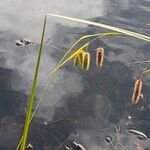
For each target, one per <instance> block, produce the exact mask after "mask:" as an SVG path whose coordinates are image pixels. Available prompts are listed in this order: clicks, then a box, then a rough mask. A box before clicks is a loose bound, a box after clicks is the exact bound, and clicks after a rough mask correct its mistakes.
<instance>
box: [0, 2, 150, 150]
mask: <svg viewBox="0 0 150 150" xmlns="http://www.w3.org/2000/svg"><path fill="white" fill-rule="evenodd" d="M45 2H46V3H47V1H46V0H45ZM13 3H14V4H15V2H13ZM46 3H43V2H42V3H41V2H39V1H36V2H34V1H33V2H32V3H28V1H26V4H24V3H23V1H19V3H17V0H16V4H18V5H15V6H11V7H10V4H11V3H10V1H5V2H3V4H2V6H4V7H3V9H1V15H0V17H1V18H2V19H1V20H2V21H3V23H4V24H5V25H6V26H5V27H4V28H3V29H2V30H1V32H0V39H1V40H0V54H1V55H0V67H1V69H0V83H1V84H0V89H1V92H0V97H1V99H2V100H1V107H0V108H1V109H0V117H1V124H0V137H1V140H0V145H1V147H0V148H1V149H14V148H15V146H16V144H17V141H18V139H19V137H20V135H21V129H20V127H21V126H22V124H23V121H24V114H25V111H26V100H27V99H28V95H29V92H30V87H31V82H32V78H33V70H34V67H35V62H36V56H37V49H38V46H39V45H38V42H37V40H39V37H40V36H39V32H37V31H39V30H38V29H40V28H41V24H42V19H43V16H44V14H45V12H47V11H48V10H50V8H52V9H51V11H52V10H53V9H54V6H55V8H58V9H57V10H59V11H58V13H62V12H63V14H68V12H69V14H70V16H76V17H79V18H93V20H96V21H100V22H104V23H107V24H112V25H117V26H120V27H124V28H126V29H130V30H134V31H138V32H140V33H144V34H149V26H148V25H147V24H148V23H149V22H148V21H149V19H148V18H149V16H148V14H149V9H148V3H149V2H148V1H147V0H144V1H142V0H128V1H127V0H124V1H121V2H118V1H116V0H113V1H108V0H107V1H99V2H97V1H92V2H87V1H83V0H81V1H76V2H74V3H73V2H70V3H67V2H65V3H64V1H61V2H60V3H59V4H58V3H56V2H53V3H51V4H48V5H50V6H46ZM66 3H67V4H66ZM8 4H9V5H8ZM33 5H34V6H36V7H34V9H31V8H33ZM20 6H21V7H20ZM68 6H69V7H68ZM89 6H90V8H91V9H89ZM95 6H96V7H95ZM6 7H9V11H7V12H6V9H4V8H6ZM66 7H67V8H69V9H66ZM87 8H88V9H87ZM20 9H23V11H22V13H19V14H18V13H17V12H18V11H20ZM40 10H41V11H40ZM73 10H74V11H73ZM54 12H55V11H54ZM56 12H57V11H56ZM49 23H51V21H50V20H49ZM16 24H19V26H18V27H16ZM52 24H53V23H52ZM52 27H54V28H53V32H52V33H51V31H52V30H51V28H50V29H48V35H47V38H46V39H47V40H46V44H45V49H44V53H43V61H42V65H41V66H42V67H41V72H40V76H39V85H38V92H39V91H41V90H42V89H43V87H44V85H45V83H46V80H45V76H46V75H47V72H48V71H47V70H50V69H52V68H53V66H55V65H56V62H57V60H59V59H60V57H61V56H62V55H63V52H62V51H59V50H56V49H55V48H52V47H51V46H50V45H51V43H56V44H57V46H58V47H59V48H62V49H64V50H66V49H67V48H68V47H69V45H70V44H71V43H72V42H74V41H75V40H76V39H77V38H79V37H80V36H81V35H82V34H90V33H95V32H100V29H98V28H96V27H93V26H90V27H88V28H85V27H84V28H83V27H80V25H78V26H73V24H71V26H70V24H69V26H67V25H66V24H65V25H64V24H60V22H59V23H57V24H55V26H54V25H53V26H52ZM12 28H13V29H12ZM3 30H5V31H3ZM22 36H25V37H26V36H29V37H30V38H31V39H32V40H33V41H32V44H31V45H30V46H27V47H23V48H20V47H17V46H16V45H15V41H16V40H17V39H19V38H22ZM99 45H103V46H104V47H105V49H106V52H105V62H104V66H103V68H102V69H101V70H98V69H97V68H96V67H95V62H94V60H95V56H94V50H93V49H94V48H96V47H97V46H99ZM89 49H90V50H91V56H92V58H93V59H92V63H91V67H90V70H89V71H88V72H87V73H83V72H82V71H80V70H78V69H76V68H74V67H73V66H72V64H71V63H69V64H67V65H66V66H65V67H64V69H62V71H61V72H60V74H59V77H58V78H56V82H55V83H54V84H53V87H51V89H50V90H49V91H48V93H47V95H46V96H45V98H44V101H43V103H42V104H41V106H40V108H39V111H38V113H37V115H36V117H37V118H35V119H34V120H33V123H32V125H31V132H30V135H29V142H30V143H32V145H33V146H34V148H35V149H40V150H41V149H50V148H53V149H62V147H63V145H64V144H66V145H68V146H69V145H70V143H71V142H73V141H74V140H75V141H77V142H80V143H84V145H85V146H86V147H87V149H92V150H99V149H104V148H107V149H113V148H114V147H113V146H112V145H109V144H107V143H105V141H104V138H105V137H106V136H108V134H109V136H111V137H112V138H113V142H114V143H115V142H116V140H117V138H116V132H115V126H116V127H118V126H119V124H120V123H121V124H122V128H121V134H120V140H121V143H122V146H123V147H124V146H127V149H135V145H134V143H133V142H134V141H135V140H137V139H136V137H134V136H132V135H130V134H129V133H128V132H127V128H128V127H126V120H127V116H128V115H131V116H132V117H133V118H134V120H135V125H133V127H135V128H138V129H140V130H141V131H142V132H144V133H145V134H146V135H147V136H150V130H149V129H150V119H149V115H148V114H149V113H150V109H149V108H148V107H145V108H144V109H143V110H142V111H140V108H141V106H142V105H143V104H144V106H146V104H145V102H143V101H142V102H141V103H140V104H139V105H137V106H133V105H131V102H130V99H131V95H132V88H133V83H134V79H135V78H137V77H138V75H139V74H140V73H141V70H142V68H143V65H131V66H128V63H129V62H132V61H136V60H145V59H149V58H150V53H149V44H148V43H145V42H143V41H139V40H136V39H134V38H129V37H115V38H109V39H101V40H98V41H95V42H93V43H92V44H91V46H90V47H89ZM149 79H150V78H149V76H148V75H146V76H145V78H144V89H143V95H144V98H145V99H149V97H150V94H149V84H150V80H149ZM38 92H37V93H38ZM37 95H38V94H37ZM52 120H53V121H54V120H57V121H56V122H53V123H52V122H50V121H52ZM60 120H62V121H60ZM45 121H46V122H47V123H46V124H45V123H44V122H45ZM114 125H115V126H114ZM4 131H5V132H4ZM6 131H7V132H6ZM66 139H67V140H66ZM62 142H63V144H62V145H60V143H62ZM8 143H9V144H8ZM141 143H142V145H143V146H145V148H148V147H150V145H149V140H147V141H141ZM56 147H57V148H56ZM119 148H122V147H120V146H118V149H119Z"/></svg>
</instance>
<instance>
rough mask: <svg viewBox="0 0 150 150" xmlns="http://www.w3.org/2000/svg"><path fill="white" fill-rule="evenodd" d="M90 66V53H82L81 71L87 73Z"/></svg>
mask: <svg viewBox="0 0 150 150" xmlns="http://www.w3.org/2000/svg"><path fill="white" fill-rule="evenodd" d="M89 66H90V53H88V52H84V55H83V61H82V69H83V70H85V71H87V70H89Z"/></svg>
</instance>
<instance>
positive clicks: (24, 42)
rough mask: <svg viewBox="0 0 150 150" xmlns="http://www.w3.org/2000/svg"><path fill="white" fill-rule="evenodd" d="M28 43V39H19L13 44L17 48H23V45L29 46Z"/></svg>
mask: <svg viewBox="0 0 150 150" xmlns="http://www.w3.org/2000/svg"><path fill="white" fill-rule="evenodd" d="M30 43H31V41H30V40H29V39H21V40H17V41H16V42H15V44H16V45H17V46H25V45H29V44H30Z"/></svg>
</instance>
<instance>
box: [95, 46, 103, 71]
mask: <svg viewBox="0 0 150 150" xmlns="http://www.w3.org/2000/svg"><path fill="white" fill-rule="evenodd" d="M103 61H104V48H102V47H100V48H97V49H96V67H97V68H101V67H102V65H103Z"/></svg>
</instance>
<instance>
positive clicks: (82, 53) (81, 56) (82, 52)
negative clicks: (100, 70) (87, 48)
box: [79, 50, 85, 64]
mask: <svg viewBox="0 0 150 150" xmlns="http://www.w3.org/2000/svg"><path fill="white" fill-rule="evenodd" d="M84 53H85V52H84V51H83V50H81V52H80V53H79V57H80V60H81V64H82V62H83V56H84Z"/></svg>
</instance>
